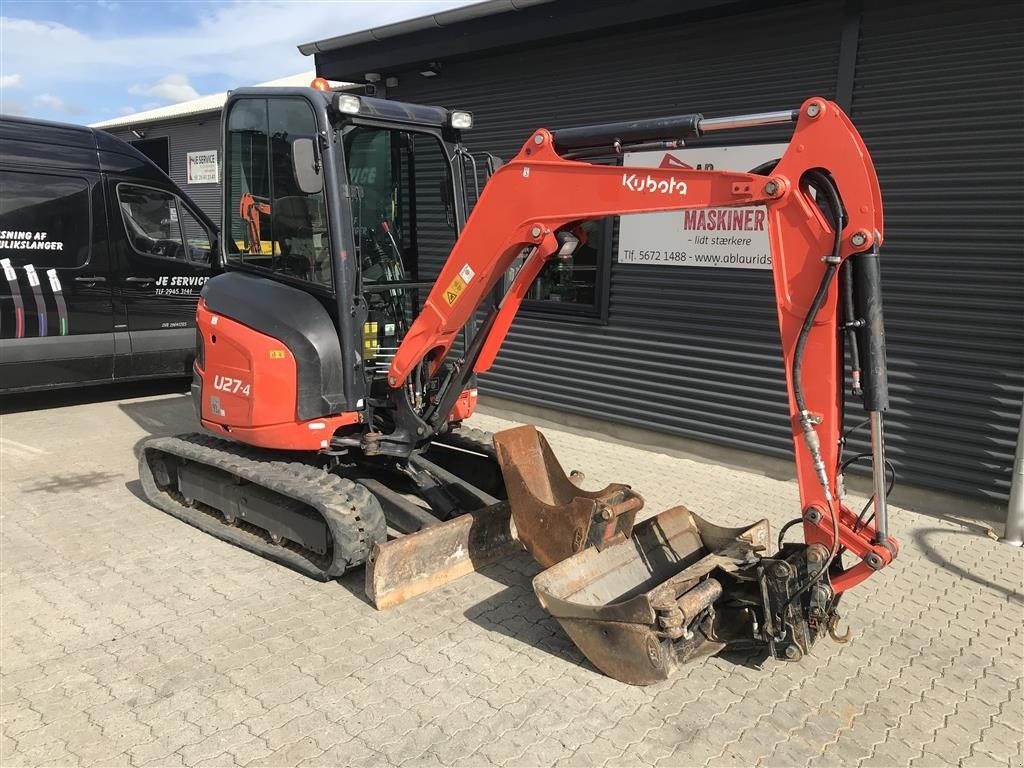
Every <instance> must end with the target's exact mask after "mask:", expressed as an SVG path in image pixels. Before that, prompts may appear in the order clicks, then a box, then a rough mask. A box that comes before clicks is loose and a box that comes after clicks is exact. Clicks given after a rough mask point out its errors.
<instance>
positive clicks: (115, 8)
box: [0, 0, 469, 124]
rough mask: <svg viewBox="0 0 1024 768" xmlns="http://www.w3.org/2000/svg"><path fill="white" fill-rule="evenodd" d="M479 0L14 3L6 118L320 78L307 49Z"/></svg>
mask: <svg viewBox="0 0 1024 768" xmlns="http://www.w3.org/2000/svg"><path fill="white" fill-rule="evenodd" d="M468 4H469V0H321V1H320V2H314V1H312V0H176V1H175V2H168V1H166V0H2V2H0V13H2V15H0V112H2V113H5V114H17V115H27V116H30V117H41V118H46V119H48V120H58V121H61V122H69V123H81V124H89V123H93V122H98V121H100V120H106V119H109V118H112V117H118V116H121V115H127V114H131V113H133V112H139V111H142V110H146V109H153V108H154V107H158V106H163V105H165V104H174V103H177V102H179V101H185V100H188V99H193V98H196V97H197V96H206V95H208V94H212V93H217V92H219V91H226V90H229V89H231V88H237V87H239V86H243V85H254V84H256V83H261V82H266V81H267V80H274V79H276V78H279V77H287V76H288V75H295V74H299V73H301V72H305V71H311V70H312V69H313V68H314V67H313V57H312V56H303V55H302V54H301V53H299V51H298V49H297V47H296V46H298V45H300V44H301V43H308V42H311V41H314V40H322V39H324V38H328V37H334V36H337V35H343V34H346V33H349V32H357V31H360V30H363V29H368V28H370V27H378V26H382V25H384V24H390V23H393V22H396V21H402V20H405V19H411V18H415V17H417V16H423V15H426V14H430V13H436V12H438V11H443V10H446V9H448V8H454V7H457V6H460V5H468Z"/></svg>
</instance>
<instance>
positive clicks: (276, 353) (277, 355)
mask: <svg viewBox="0 0 1024 768" xmlns="http://www.w3.org/2000/svg"><path fill="white" fill-rule="evenodd" d="M270 359H271V360H284V350H283V349H272V350H270Z"/></svg>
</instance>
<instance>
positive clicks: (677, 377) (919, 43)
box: [300, 0, 1024, 502]
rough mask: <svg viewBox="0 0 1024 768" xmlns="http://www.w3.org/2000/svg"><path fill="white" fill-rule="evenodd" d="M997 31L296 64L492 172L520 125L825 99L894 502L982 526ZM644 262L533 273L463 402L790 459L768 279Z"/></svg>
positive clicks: (1013, 105)
mask: <svg viewBox="0 0 1024 768" xmlns="http://www.w3.org/2000/svg"><path fill="white" fill-rule="evenodd" d="M1022 26H1024V5H1022V4H1020V3H1016V2H998V1H997V2H991V3H980V4H979V3H966V2H951V1H950V0H945V1H944V2H932V1H931V0H929V1H927V2H926V1H924V0H901V1H897V2H889V1H885V0H863V2H861V0H846V1H845V2H843V1H842V0H839V1H836V2H820V1H813V2H788V3H749V2H745V3H736V2H713V1H709V0H704V1H700V2H694V1H692V0H684V1H682V2H664V1H663V0H635V1H634V2H617V1H613V2H602V3H580V2H570V1H569V0H555V1H554V2H544V1H543V0H541V1H539V2H538V1H537V0H494V1H493V2H489V3H482V4H478V5H475V6H469V7H467V8H463V9H458V10H456V11H451V12H448V13H445V14H439V15H437V16H434V17H427V18H425V19H417V20H413V21H410V22H403V23H402V24H399V25H392V26H391V27H387V28H382V29H379V30H368V31H365V32H361V33H358V34H355V35H346V36H342V37H338V38H332V39H328V40H322V41H319V42H316V43H311V44H308V45H304V46H300V50H302V51H303V52H304V53H307V54H311V55H313V56H314V57H315V61H316V70H317V74H318V75H320V76H323V77H327V78H330V79H332V80H346V81H351V82H356V83H360V82H371V83H374V84H386V92H387V95H388V97H390V98H395V99H401V100H406V101H414V102H422V103H430V104H440V105H443V106H447V107H450V108H457V109H468V110H471V111H472V112H473V113H474V115H475V123H476V125H475V127H474V129H473V130H472V131H470V132H468V134H467V144H468V145H469V147H470V149H471V150H472V151H474V152H483V151H489V152H492V153H495V154H497V155H500V156H504V157H506V158H507V157H511V156H512V155H514V154H515V153H516V152H518V150H519V148H520V147H521V145H522V143H523V142H524V140H525V139H526V138H527V137H529V135H530V132H531V131H532V130H533V129H534V128H537V127H540V126H544V127H548V128H552V129H557V128H562V127H567V126H572V125H579V124H585V123H595V122H610V121H617V120H625V119H630V118H641V117H655V116H661V115H670V114H678V113H684V112H695V111H699V112H702V113H703V114H705V115H706V116H709V117H714V116H718V115H724V114H737V113H751V112H762V111H771V110H780V109H787V108H792V107H796V106H798V105H799V104H800V103H801V102H802V101H803V100H804V99H806V98H807V97H808V96H811V95H819V96H824V97H826V98H830V99H833V100H836V101H837V102H838V103H839V104H840V105H841V106H842V107H843V108H844V109H846V110H847V111H848V112H849V113H850V114H851V115H852V117H853V119H854V122H855V123H856V125H857V127H858V128H859V130H860V131H861V133H862V135H863V136H864V139H865V141H866V143H867V145H868V147H869V149H870V151H871V153H872V156H873V158H874V161H875V163H876V166H877V169H878V173H879V176H880V178H881V183H882V185H883V195H884V201H885V216H886V243H885V246H884V249H883V252H882V253H883V279H884V291H885V313H886V321H887V327H886V330H887V337H888V348H889V372H890V381H891V390H892V407H891V410H890V412H889V414H888V421H887V426H888V433H887V442H888V455H889V457H890V458H891V459H892V460H893V462H894V463H895V466H896V469H897V471H898V473H899V476H900V479H901V481H904V482H909V483H912V484H915V485H919V486H924V487H928V488H933V489H938V490H943V491H948V492H953V493H958V494H965V495H968V496H972V497H975V498H981V499H988V500H991V501H995V502H1003V501H1005V499H1006V497H1007V494H1008V492H1009V487H1010V481H1011V465H1012V463H1013V453H1014V447H1015V443H1016V439H1017V432H1018V424H1019V421H1020V415H1021V399H1022V393H1024V216H1022V211H1024V174H1022V168H1024V130H1022V128H1024V99H1022V90H1021V85H1022V80H1024V77H1022V75H1024V36H1022V35H1021V34H1020V30H1021V29H1022ZM376 87H379V86H376ZM787 139H788V134H787V131H784V130H776V129H752V130H750V131H749V132H746V133H731V134H729V136H728V139H727V140H723V139H719V138H711V137H708V138H707V139H701V140H700V141H699V142H695V143H694V144H693V147H692V150H693V152H694V154H693V155H691V156H682V157H683V158H684V160H685V158H686V157H692V158H695V159H696V162H697V163H698V164H700V163H701V162H702V160H701V158H702V157H703V158H704V160H703V163H704V164H705V165H704V167H706V164H708V163H712V164H714V165H715V166H716V167H727V165H728V163H730V162H732V163H739V162H741V161H742V159H744V158H746V157H747V156H748V154H749V153H753V154H754V155H758V156H765V155H766V154H767V155H770V154H771V151H772V149H774V148H773V147H771V145H775V144H778V143H780V142H786V141H787ZM700 151H703V152H705V154H704V155H701V154H698V152H700ZM730 153H731V154H730ZM776 156H777V155H776ZM709 158H710V159H709ZM769 159H770V158H769ZM611 161H612V162H615V161H618V160H616V159H614V158H613V159H611ZM634 161H636V162H640V164H642V161H640V159H638V158H634ZM624 162H626V163H630V162H631V160H630V158H628V157H627V158H626V159H625V160H624ZM723 163H725V164H726V165H723ZM690 164H693V163H692V162H690ZM735 169H736V170H749V169H750V167H749V166H748V167H746V168H743V167H737V168H735ZM620 241H621V242H620ZM627 241H628V242H627ZM650 243H651V237H648V236H647V235H645V228H644V227H642V226H641V227H639V228H638V227H636V226H634V225H633V223H630V224H629V227H628V228H627V227H626V225H624V224H622V223H621V222H619V221H610V222H607V223H605V224H603V225H601V226H598V227H596V228H594V231H593V232H592V233H591V245H592V248H591V249H590V250H589V251H588V252H587V253H585V254H584V255H583V256H582V257H580V258H578V259H577V260H576V262H575V263H573V264H572V265H570V267H569V268H568V271H567V270H566V268H565V266H564V265H563V267H562V269H561V270H560V271H559V270H558V269H557V268H556V269H554V270H548V271H547V272H546V273H545V274H544V275H542V278H541V279H540V280H539V281H538V284H537V286H536V287H535V289H534V291H533V292H532V293H531V301H528V302H526V304H525V305H524V309H523V311H522V313H521V316H520V317H519V318H518V319H517V320H516V322H515V325H514V326H513V329H512V332H511V334H510V336H509V338H508V341H507V342H506V345H505V347H504V348H503V350H502V353H501V355H500V357H499V359H498V362H497V364H496V365H495V367H494V369H493V371H492V372H491V373H489V374H487V375H486V376H484V377H483V378H482V380H481V389H482V391H483V392H484V393H485V394H493V395H497V396H500V397H503V398H508V399H512V400H517V401H521V402H524V403H530V404H533V405H537V406H542V407H548V408H553V409H558V410H560V411H568V412H573V413H577V414H582V415H586V416H592V417H597V418H600V419H604V420H607V421H609V422H613V423H621V424H628V425H633V426H639V427H645V428H650V429H654V430H659V431H662V432H666V433H669V434H672V435H677V436H680V437H683V438H690V439H694V440H699V441H704V442H708V443H713V444H719V445H724V446H730V447H734V448H740V449H746V450H750V451H755V452H760V453H766V454H773V455H778V456H789V455H790V454H791V451H792V442H791V437H790V427H789V423H788V417H787V413H788V410H787V404H786V393H785V384H784V381H785V379H784V371H783V368H782V363H781V357H780V349H779V340H778V330H777V321H776V317H775V306H774V300H773V293H772V286H771V272H770V269H766V268H758V265H756V264H755V265H753V266H748V265H741V266H739V267H738V268H726V266H730V267H731V266H733V265H725V266H722V265H719V266H718V267H714V266H707V265H701V266H692V265H682V266H680V265H669V264H664V263H658V262H655V263H643V261H642V260H640V259H638V257H637V256H636V248H637V247H640V248H643V247H644V246H645V245H649V244H650ZM670 247H672V246H670ZM679 247H682V244H680V246H679ZM741 261H742V260H741ZM763 266H764V265H761V267H763ZM848 407H849V410H850V412H849V413H848V421H849V423H850V425H851V426H853V425H854V424H856V422H857V421H859V418H858V414H857V413H856V410H857V406H856V405H855V404H854V403H850V404H849V406H848ZM866 437H867V435H866V432H865V431H863V430H862V431H860V432H857V433H854V435H853V436H852V437H851V441H850V450H851V452H859V451H864V450H867V445H866Z"/></svg>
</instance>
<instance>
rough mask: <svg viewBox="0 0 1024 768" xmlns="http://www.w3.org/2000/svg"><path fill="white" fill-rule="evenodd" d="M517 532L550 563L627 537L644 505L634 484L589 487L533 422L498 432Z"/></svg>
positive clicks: (499, 452)
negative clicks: (574, 478)
mask: <svg viewBox="0 0 1024 768" xmlns="http://www.w3.org/2000/svg"><path fill="white" fill-rule="evenodd" d="M494 447H495V450H496V452H497V457H498V464H499V465H500V466H501V474H502V477H504V478H505V490H506V491H507V492H508V499H509V503H510V504H511V507H512V519H513V521H514V522H515V527H516V536H517V538H518V539H519V540H520V541H521V542H522V543H523V546H525V547H526V550H527V551H528V552H529V553H530V554H531V555H533V558H534V559H535V560H536V561H537V562H538V563H540V564H541V565H543V566H544V567H545V568H546V567H548V566H551V565H554V564H555V563H558V562H561V561H562V560H564V559H565V558H567V557H570V556H572V555H574V554H576V553H577V552H581V551H583V550H584V549H586V548H587V547H590V546H593V547H597V548H598V549H603V548H604V547H606V546H608V545H610V544H612V543H614V542H619V541H623V540H625V539H626V537H628V536H629V534H630V531H631V530H632V528H633V521H634V520H635V519H636V514H637V512H639V511H640V509H641V508H642V507H643V505H644V500H643V499H642V498H641V497H640V494H638V493H636V492H635V491H633V490H632V489H631V488H630V487H629V486H628V485H622V484H621V483H613V484H611V485H609V486H608V487H606V488H604V489H603V490H600V491H584V490H583V489H582V488H580V487H579V486H577V485H576V484H575V483H573V482H572V480H570V479H569V478H568V477H567V476H566V474H565V471H564V470H563V469H562V465H561V464H559V463H558V459H556V458H555V454H554V452H553V451H552V450H551V446H550V445H548V441H547V440H546V439H545V437H544V435H542V434H541V433H540V432H538V431H537V428H536V427H535V426H533V425H532V424H528V425H526V426H523V427H516V428H515V429H507V430H505V431H504V432H498V433H496V434H495V435H494Z"/></svg>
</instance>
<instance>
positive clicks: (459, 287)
mask: <svg viewBox="0 0 1024 768" xmlns="http://www.w3.org/2000/svg"><path fill="white" fill-rule="evenodd" d="M464 290H466V281H465V280H463V279H462V278H461V277H459V276H458V275H456V276H455V277H453V278H452V281H451V282H450V283H449V284H448V287H447V288H445V289H444V300H445V303H446V304H447V305H448V306H449V307H450V306H451V305H452V304H454V303H455V300H456V299H457V298H459V296H460V295H461V294H462V292H463V291H464Z"/></svg>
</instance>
